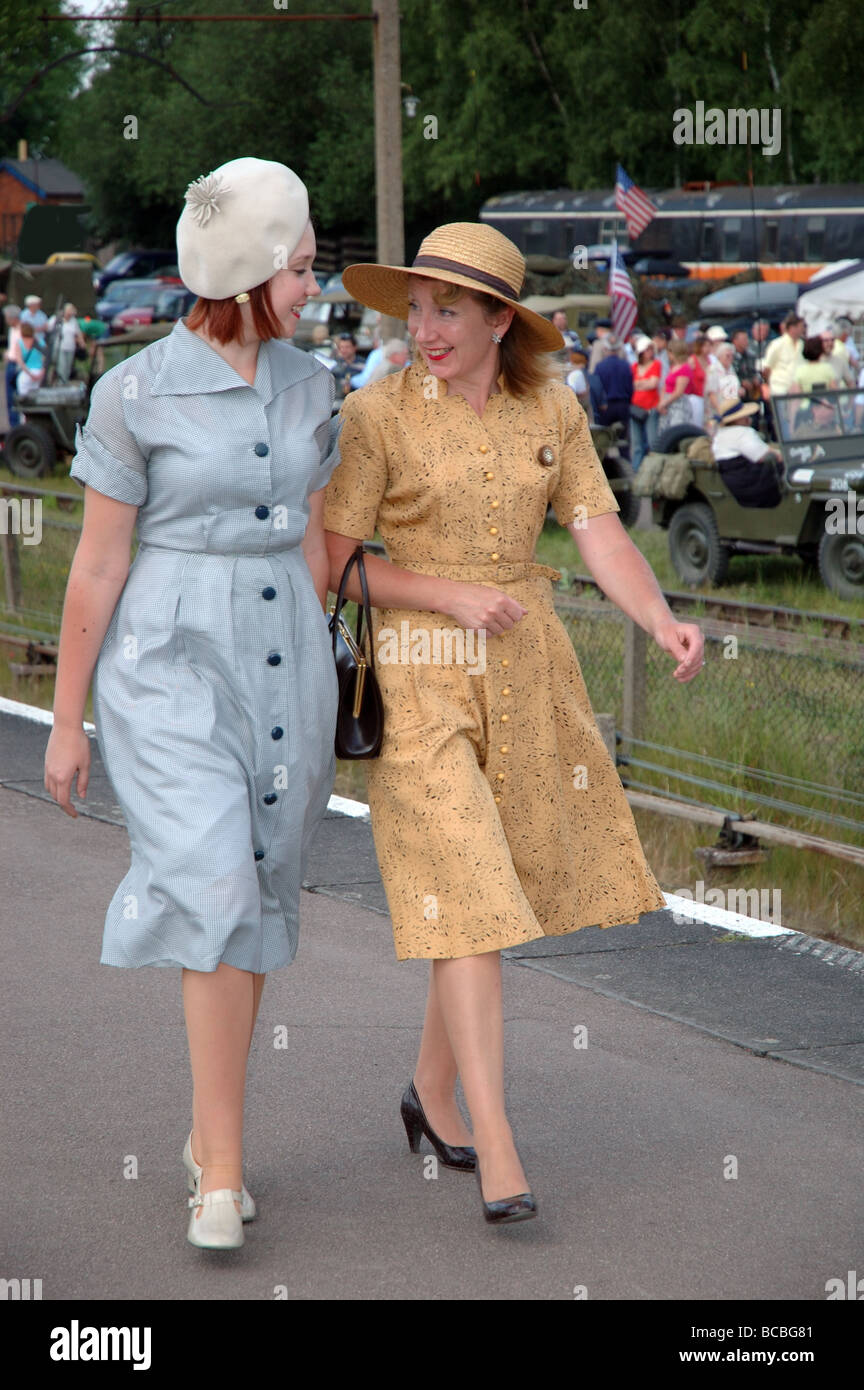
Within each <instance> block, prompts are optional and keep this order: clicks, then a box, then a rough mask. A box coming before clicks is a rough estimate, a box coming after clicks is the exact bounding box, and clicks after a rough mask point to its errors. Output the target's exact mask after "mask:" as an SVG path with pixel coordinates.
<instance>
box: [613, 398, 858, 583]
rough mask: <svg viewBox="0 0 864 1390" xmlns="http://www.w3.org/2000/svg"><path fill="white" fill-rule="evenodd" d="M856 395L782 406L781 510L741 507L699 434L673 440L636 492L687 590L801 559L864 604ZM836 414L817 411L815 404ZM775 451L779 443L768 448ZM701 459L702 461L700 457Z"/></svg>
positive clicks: (651, 459) (664, 437) (652, 460)
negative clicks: (664, 537) (767, 558)
mask: <svg viewBox="0 0 864 1390" xmlns="http://www.w3.org/2000/svg"><path fill="white" fill-rule="evenodd" d="M860 394H861V393H859V392H857V391H855V390H845V391H820V392H819V393H818V395H814V396H775V397H772V399H771V401H770V402H769V409H770V412H771V421H772V425H773V430H774V434H775V437H776V446H777V447H778V448H779V449H780V451H781V452H782V455H783V476H782V479H781V487H780V493H781V495H780V500H779V502H778V503H777V505H776V506H773V507H744V506H742V505H741V503H740V502H738V501H737V500H736V498H735V497H733V495H732V493H731V492H730V491H729V489H728V488H727V486H726V484H725V482H724V481H723V478H722V477H721V476H720V472H719V470H718V468H717V465H716V463H714V461H713V458H712V457H711V453H710V448H706V447H705V446H706V445H707V444H708V443H709V441H708V440H707V439H705V440H704V442H703V441H702V440H699V442H698V444H697V439H698V437H699V436H704V434H705V431H704V430H701V429H699V428H698V426H696V425H675V426H673V427H672V428H671V429H667V430H665V431H664V432H663V433H662V434H661V435H660V437H659V439H658V440H657V444H656V446H655V449H654V450H653V451H652V452H651V453H649V454H647V455H646V456H645V458H644V459H643V460H642V464H641V466H640V468H639V472H638V473H637V474H636V477H635V480H634V482H633V490H634V492H635V493H636V494H637V495H642V496H650V497H651V502H652V510H653V514H654V520H655V522H657V524H658V525H659V526H661V527H663V529H664V530H665V531H666V532H667V533H668V537H669V555H670V558H671V560H672V564H673V565H674V566H675V569H676V571H677V573H678V575H679V576H680V578H681V579H682V580H683V582H684V583H685V584H688V585H692V586H697V585H700V584H706V583H709V584H722V583H724V582H725V580H726V578H727V576H728V574H729V568H730V561H731V559H732V558H733V556H735V555H746V554H751V555H753V554H756V555H790V556H791V555H797V556H799V557H800V558H801V559H802V560H803V561H804V563H805V565H807V566H808V568H810V569H812V570H816V571H818V573H819V575H820V577H821V579H822V582H823V583H824V584H825V586H826V588H828V589H830V590H831V591H832V592H833V593H835V594H837V595H839V597H840V598H844V599H858V600H859V601H860V600H861V599H864V401H862V400H860V399H859V396H860ZM817 399H818V400H819V401H824V402H825V403H826V404H827V405H828V406H829V407H830V411H829V412H828V413H826V411H825V410H820V411H818V412H816V411H814V406H813V402H814V400H817ZM767 442H771V443H774V442H775V441H773V440H772V441H767ZM697 450H698V451H699V457H694V451H697Z"/></svg>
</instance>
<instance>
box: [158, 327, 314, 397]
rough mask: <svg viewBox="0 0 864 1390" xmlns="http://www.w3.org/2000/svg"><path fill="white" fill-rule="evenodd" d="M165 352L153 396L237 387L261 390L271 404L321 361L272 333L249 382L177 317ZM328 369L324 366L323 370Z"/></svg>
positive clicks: (229, 389) (263, 343)
mask: <svg viewBox="0 0 864 1390" xmlns="http://www.w3.org/2000/svg"><path fill="white" fill-rule="evenodd" d="M162 341H164V343H165V351H164V355H163V357H162V362H161V364H160V366H159V368H158V370H157V372H156V375H155V376H154V378H153V382H152V384H151V387H150V394H151V395H152V396H197V395H200V394H201V393H202V392H209V391H233V390H236V389H237V388H238V387H245V388H246V389H247V390H254V391H257V393H258V395H259V396H260V397H261V399H262V400H263V401H264V403H265V405H266V404H268V403H269V402H270V401H271V400H272V399H273V397H274V396H276V395H278V393H279V392H280V391H284V390H285V388H286V387H288V386H294V385H295V384H296V383H297V382H298V381H303V380H304V379H305V378H306V377H310V376H314V374H315V373H316V372H317V371H319V370H320V367H321V364H320V363H319V362H318V361H317V359H315V358H313V357H312V355H311V353H305V352H303V350H302V348H297V347H294V345H293V343H289V342H283V341H281V340H280V339H275V338H270V339H268V340H267V341H265V342H262V343H260V344H259V346H258V360H257V362H256V364H255V385H254V387H253V386H250V383H249V382H248V381H244V379H243V377H242V376H240V373H239V372H236V371H235V370H234V368H233V367H232V366H231V365H230V364H229V363H228V362H226V361H225V358H224V357H222V356H221V355H220V353H218V352H216V350H215V348H212V347H210V344H209V343H205V342H204V339H203V338H199V336H198V334H197V333H193V332H192V330H191V329H190V328H187V327H186V324H185V323H184V322H183V320H182V319H178V320H177V322H176V323H175V325H174V327H173V328H172V330H171V332H170V333H169V334H168V336H167V338H165V339H163V340H162ZM325 370H326V369H325Z"/></svg>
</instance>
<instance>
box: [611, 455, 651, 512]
mask: <svg viewBox="0 0 864 1390" xmlns="http://www.w3.org/2000/svg"><path fill="white" fill-rule="evenodd" d="M603 468H604V471H605V473H606V477H607V478H608V479H609V481H610V483H611V484H613V486H612V491H613V492H614V493H615V501H616V502H617V503H618V506H619V508H620V511H619V513H618V515H619V517H620V519H621V521H622V522H623V523H624V525H625V526H633V525H634V524H635V522H636V521H637V520H638V518H639V512H640V511H641V508H642V498H641V497H637V496H636V494H635V492H634V491H633V479H634V478H635V477H636V474H635V473H634V472H633V467H632V465H631V464H630V463H628V461H627V459H622V458H610V457H609V455H608V454H607V455H606V457H605V458H604V459H603ZM616 483H617V487H616V486H614V484H616Z"/></svg>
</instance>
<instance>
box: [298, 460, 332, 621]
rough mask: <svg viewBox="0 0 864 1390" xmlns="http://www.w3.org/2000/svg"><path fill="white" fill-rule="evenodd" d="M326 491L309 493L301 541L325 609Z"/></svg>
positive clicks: (327, 570)
mask: <svg viewBox="0 0 864 1390" xmlns="http://www.w3.org/2000/svg"><path fill="white" fill-rule="evenodd" d="M326 491H327V488H326V487H321V488H319V489H318V491H317V492H310V493H309V521H308V523H307V526H306V534H305V536H304V537H303V541H302V549H303V554H304V556H305V557H306V564H307V565H308V566H309V572H310V574H311V575H312V582H313V584H314V585H315V592H316V594H317V595H318V602H319V603H320V604H321V607H322V608H323V609H325V611H326V608H327V589H328V586H329V580H330V559H329V556H328V554H327V545H326V543H325V540H324V494H325V493H326Z"/></svg>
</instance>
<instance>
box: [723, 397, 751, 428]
mask: <svg viewBox="0 0 864 1390" xmlns="http://www.w3.org/2000/svg"><path fill="white" fill-rule="evenodd" d="M758 409H759V405H758V402H756V401H739V400H736V399H735V397H734V396H726V397H725V398H724V399H723V400H722V401H721V402H720V409H719V410H718V411H717V414H716V415H715V416H714V419H715V420H717V421H719V423H720V424H721V425H731V424H732V421H733V420H742V419H744V418H745V417H746V416H747V415H755V414H756V412H757V411H758Z"/></svg>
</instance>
